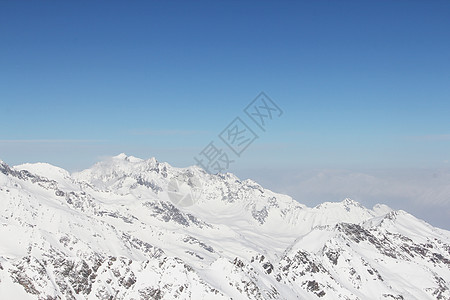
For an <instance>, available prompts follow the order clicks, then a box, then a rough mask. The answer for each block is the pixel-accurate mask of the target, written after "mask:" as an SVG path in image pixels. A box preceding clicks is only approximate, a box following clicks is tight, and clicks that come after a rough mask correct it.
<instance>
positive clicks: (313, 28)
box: [0, 1, 450, 228]
mask: <svg viewBox="0 0 450 300" xmlns="http://www.w3.org/2000/svg"><path fill="white" fill-rule="evenodd" d="M260 91H264V92H266V93H267V95H269V96H270V97H271V98H272V99H273V100H274V101H275V102H276V103H277V104H278V105H279V107H280V108H281V109H282V110H283V112H284V113H283V115H282V116H281V117H280V118H278V119H276V120H273V122H272V123H271V124H270V126H269V127H268V129H267V131H266V132H262V131H258V130H257V128H256V129H255V131H256V133H257V134H258V135H259V139H257V140H256V141H255V142H254V143H253V144H252V145H250V146H249V147H248V149H247V150H246V151H245V152H244V153H243V154H242V156H241V157H240V158H239V159H237V160H236V162H235V163H234V164H233V165H232V167H231V168H230V170H231V171H233V172H236V173H237V174H238V175H239V174H242V176H247V177H255V178H258V179H260V181H262V182H263V183H266V185H269V187H271V184H272V185H273V186H274V187H277V188H278V189H279V190H280V191H286V192H291V193H295V190H294V189H289V188H288V187H285V186H283V185H282V183H281V182H279V176H272V177H271V176H270V172H266V173H267V175H265V176H261V172H260V170H262V169H267V170H278V171H280V170H281V171H282V170H287V169H289V170H290V172H295V170H302V171H304V170H306V169H308V170H316V169H317V170H324V169H326V170H330V169H333V170H335V169H339V170H342V169H345V170H354V171H355V170H356V171H357V172H362V170H372V171H371V172H374V171H373V170H380V169H381V170H382V171H381V172H387V171H386V170H394V169H395V170H405V169H407V170H409V169H411V170H412V169H421V170H423V169H430V170H431V169H432V170H448V169H449V161H450V126H449V125H450V118H449V116H450V2H449V1H304V2H302V1H254V2H251V1H192V2H187V1H164V2H163V1H132V2H125V1H122V2H119V1H95V2H94V1H73V2H71V3H69V2H68V1H66V2H64V3H62V2H56V1H0V103H1V107H0V109H1V117H0V159H2V160H4V161H6V162H7V163H9V164H12V165H14V164H18V163H23V162H34V161H45V162H49V163H52V164H55V165H58V166H61V167H64V168H66V169H69V170H79V169H83V168H85V167H88V166H89V165H90V164H92V163H94V162H96V161H97V160H99V159H101V158H102V157H104V156H108V155H116V154H118V153H120V152H125V153H127V154H131V155H135V156H138V157H142V158H148V157H152V156H155V157H156V158H157V159H158V160H162V161H168V162H169V163H171V164H172V165H175V166H187V165H192V164H194V163H195V161H194V160H193V157H194V156H195V155H196V154H197V153H199V151H201V150H202V149H203V148H204V147H205V146H206V145H207V144H208V143H209V142H210V141H212V140H217V139H218V137H217V135H218V134H219V133H220V132H221V131H222V130H223V129H224V128H225V127H226V126H227V125H228V124H229V123H230V122H231V121H232V120H233V119H234V118H235V117H237V116H241V117H242V116H244V117H245V114H244V113H243V111H242V110H243V108H244V107H245V106H246V105H247V104H248V103H249V102H250V101H252V100H253V99H254V98H255V97H256V96H257V95H258V94H259V92H260ZM244 117H242V118H243V120H245V119H244ZM250 122H251V121H250ZM249 125H250V123H249ZM253 125H254V124H253ZM356 171H355V172H356ZM402 172H404V171H402ZM402 172H398V173H396V174H398V176H397V178H399V180H400V179H402V178H403V177H402V176H404V175H401V174H404V173H402ZM421 174H422V173H421ZM433 174H435V173H433ZM446 174H447V173H446ZM311 176H312V175H311ZM274 177H277V178H274ZM277 180H278V181H277ZM291 184H294V185H295V183H291ZM445 191H448V190H445ZM445 191H444V194H443V196H442V195H441V196H442V197H443V198H442V199H443V200H442V201H443V203H444V204H442V203H441V208H442V207H445V212H446V213H448V215H444V217H443V218H444V219H445V218H446V216H448V217H449V218H448V219H450V208H449V207H450V195H449V194H448V193H447V192H445ZM441 194H442V193H441ZM333 195H339V196H340V194H336V193H335V194H333ZM383 195H384V194H383ZM294 196H295V195H294ZM316 196H317V195H316ZM391 196H392V195H391ZM299 197H300V196H299ZM328 197H331V196H328ZM392 197H395V196H392ZM300 198H301V197H300ZM413 198H414V197H413ZM416 198H418V196H417V195H416ZM317 199H318V200H323V199H327V198H326V197H324V196H322V197H320V196H317ZM445 199H447V200H445ZM330 200H336V201H338V200H340V199H330ZM356 200H359V201H362V202H363V203H364V197H362V199H356ZM416 200H417V199H416ZM310 201H311V202H314V201H313V200H310ZM386 201H387V200H386ZM386 201H384V199H380V200H379V201H378V202H386ZM427 220H428V221H430V220H429V219H427ZM431 222H432V221H431ZM439 224H440V225H442V224H444V223H439ZM447 225H448V227H449V228H450V224H449V223H446V224H445V225H443V226H447Z"/></svg>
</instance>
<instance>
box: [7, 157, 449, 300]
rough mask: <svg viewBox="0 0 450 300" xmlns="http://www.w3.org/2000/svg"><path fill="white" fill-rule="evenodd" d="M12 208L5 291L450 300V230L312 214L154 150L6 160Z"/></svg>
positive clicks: (380, 214)
mask: <svg viewBox="0 0 450 300" xmlns="http://www.w3.org/2000/svg"><path fill="white" fill-rule="evenodd" d="M174 179H176V180H177V181H179V182H183V183H185V184H187V185H188V186H190V187H192V188H194V187H195V188H197V189H198V191H199V193H198V194H196V198H195V203H194V205H192V206H187V207H184V206H179V205H177V204H174V203H173V202H172V201H171V198H170V194H169V192H168V186H169V183H170V181H171V180H174ZM0 211H1V215H0V222H1V225H0V238H1V240H2V241H3V242H2V243H1V244H0V295H2V297H3V295H4V297H6V298H13V297H16V298H17V297H19V298H20V299H60V298H62V299H231V298H232V299H319V298H320V299H449V298H450V232H448V231H446V230H441V229H438V228H434V227H432V226H431V225H429V224H427V223H426V222H424V221H422V220H419V219H417V218H415V217H414V216H412V215H410V214H408V213H406V212H404V211H394V210H392V209H390V208H389V207H387V206H386V205H376V206H374V208H373V209H367V208H365V207H363V206H362V205H361V204H359V203H358V202H356V201H354V200H351V199H344V200H343V201H342V202H334V203H333V202H326V203H323V204H321V205H318V206H316V207H314V208H309V207H306V206H305V205H302V204H299V203H298V202H296V201H295V200H293V199H292V198H291V197H289V196H286V195H281V194H277V193H274V192H272V191H270V190H267V189H264V188H263V187H261V186H260V185H259V184H257V183H256V182H254V181H252V180H240V179H239V178H237V177H236V176H234V175H233V174H230V173H226V174H217V175H211V174H208V173H206V172H204V171H203V170H202V169H200V168H198V167H189V168H175V167H172V166H170V165H169V164H167V163H162V162H158V161H157V160H156V159H155V158H151V159H148V160H142V159H139V158H135V157H132V156H127V155H125V154H123V153H122V154H120V155H118V156H115V157H112V158H109V159H106V160H104V161H101V162H99V163H97V164H95V165H94V166H93V167H91V168H89V169H87V170H84V171H82V172H78V173H74V174H70V173H69V172H67V171H65V170H63V169H61V168H58V167H54V166H52V165H49V164H44V163H38V164H24V165H20V166H15V167H10V166H8V165H7V164H6V163H4V162H2V161H0ZM393 266H395V267H393Z"/></svg>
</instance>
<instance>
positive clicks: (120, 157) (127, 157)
mask: <svg viewBox="0 0 450 300" xmlns="http://www.w3.org/2000/svg"><path fill="white" fill-rule="evenodd" d="M112 159H113V160H124V161H128V162H132V163H135V162H141V161H143V159H141V158H138V157H134V156H131V155H126V154H125V153H120V154H119V155H116V156H113V157H112Z"/></svg>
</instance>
